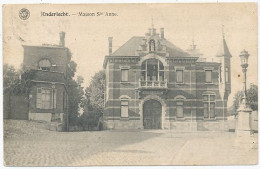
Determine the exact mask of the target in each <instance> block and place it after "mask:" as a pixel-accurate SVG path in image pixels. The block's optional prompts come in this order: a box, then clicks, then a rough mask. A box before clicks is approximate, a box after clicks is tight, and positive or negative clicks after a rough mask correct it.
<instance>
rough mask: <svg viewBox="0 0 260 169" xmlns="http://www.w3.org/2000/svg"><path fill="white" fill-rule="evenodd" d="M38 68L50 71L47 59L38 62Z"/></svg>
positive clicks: (49, 63)
mask: <svg viewBox="0 0 260 169" xmlns="http://www.w3.org/2000/svg"><path fill="white" fill-rule="evenodd" d="M39 68H40V69H41V70H50V68H51V62H50V61H49V60H48V59H42V60H40V61H39Z"/></svg>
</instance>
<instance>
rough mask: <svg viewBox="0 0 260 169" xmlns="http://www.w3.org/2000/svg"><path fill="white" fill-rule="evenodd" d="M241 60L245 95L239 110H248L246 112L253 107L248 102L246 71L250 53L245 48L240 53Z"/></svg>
mask: <svg viewBox="0 0 260 169" xmlns="http://www.w3.org/2000/svg"><path fill="white" fill-rule="evenodd" d="M239 57H240V60H241V67H242V72H243V97H242V101H241V104H240V105H239V109H238V112H239V111H246V112H251V111H252V109H251V108H250V106H249V104H248V102H247V92H246V72H247V67H248V57H249V54H248V52H247V51H246V50H243V51H242V52H241V53H240V55H239Z"/></svg>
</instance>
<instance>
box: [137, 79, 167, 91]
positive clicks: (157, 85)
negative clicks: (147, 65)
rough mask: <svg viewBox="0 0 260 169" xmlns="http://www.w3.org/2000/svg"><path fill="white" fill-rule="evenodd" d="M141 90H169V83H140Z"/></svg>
mask: <svg viewBox="0 0 260 169" xmlns="http://www.w3.org/2000/svg"><path fill="white" fill-rule="evenodd" d="M139 87H140V88H149V89H150V88H163V89H164V88H167V81H142V80H140V81H139Z"/></svg>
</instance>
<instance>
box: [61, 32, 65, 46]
mask: <svg viewBox="0 0 260 169" xmlns="http://www.w3.org/2000/svg"><path fill="white" fill-rule="evenodd" d="M60 46H62V47H64V46H65V32H60Z"/></svg>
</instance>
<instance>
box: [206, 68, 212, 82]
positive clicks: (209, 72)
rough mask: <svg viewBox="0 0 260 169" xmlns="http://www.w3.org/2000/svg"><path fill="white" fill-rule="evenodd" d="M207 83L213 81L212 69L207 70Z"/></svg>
mask: <svg viewBox="0 0 260 169" xmlns="http://www.w3.org/2000/svg"><path fill="white" fill-rule="evenodd" d="M205 73H206V83H211V82H212V70H206V71H205Z"/></svg>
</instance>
